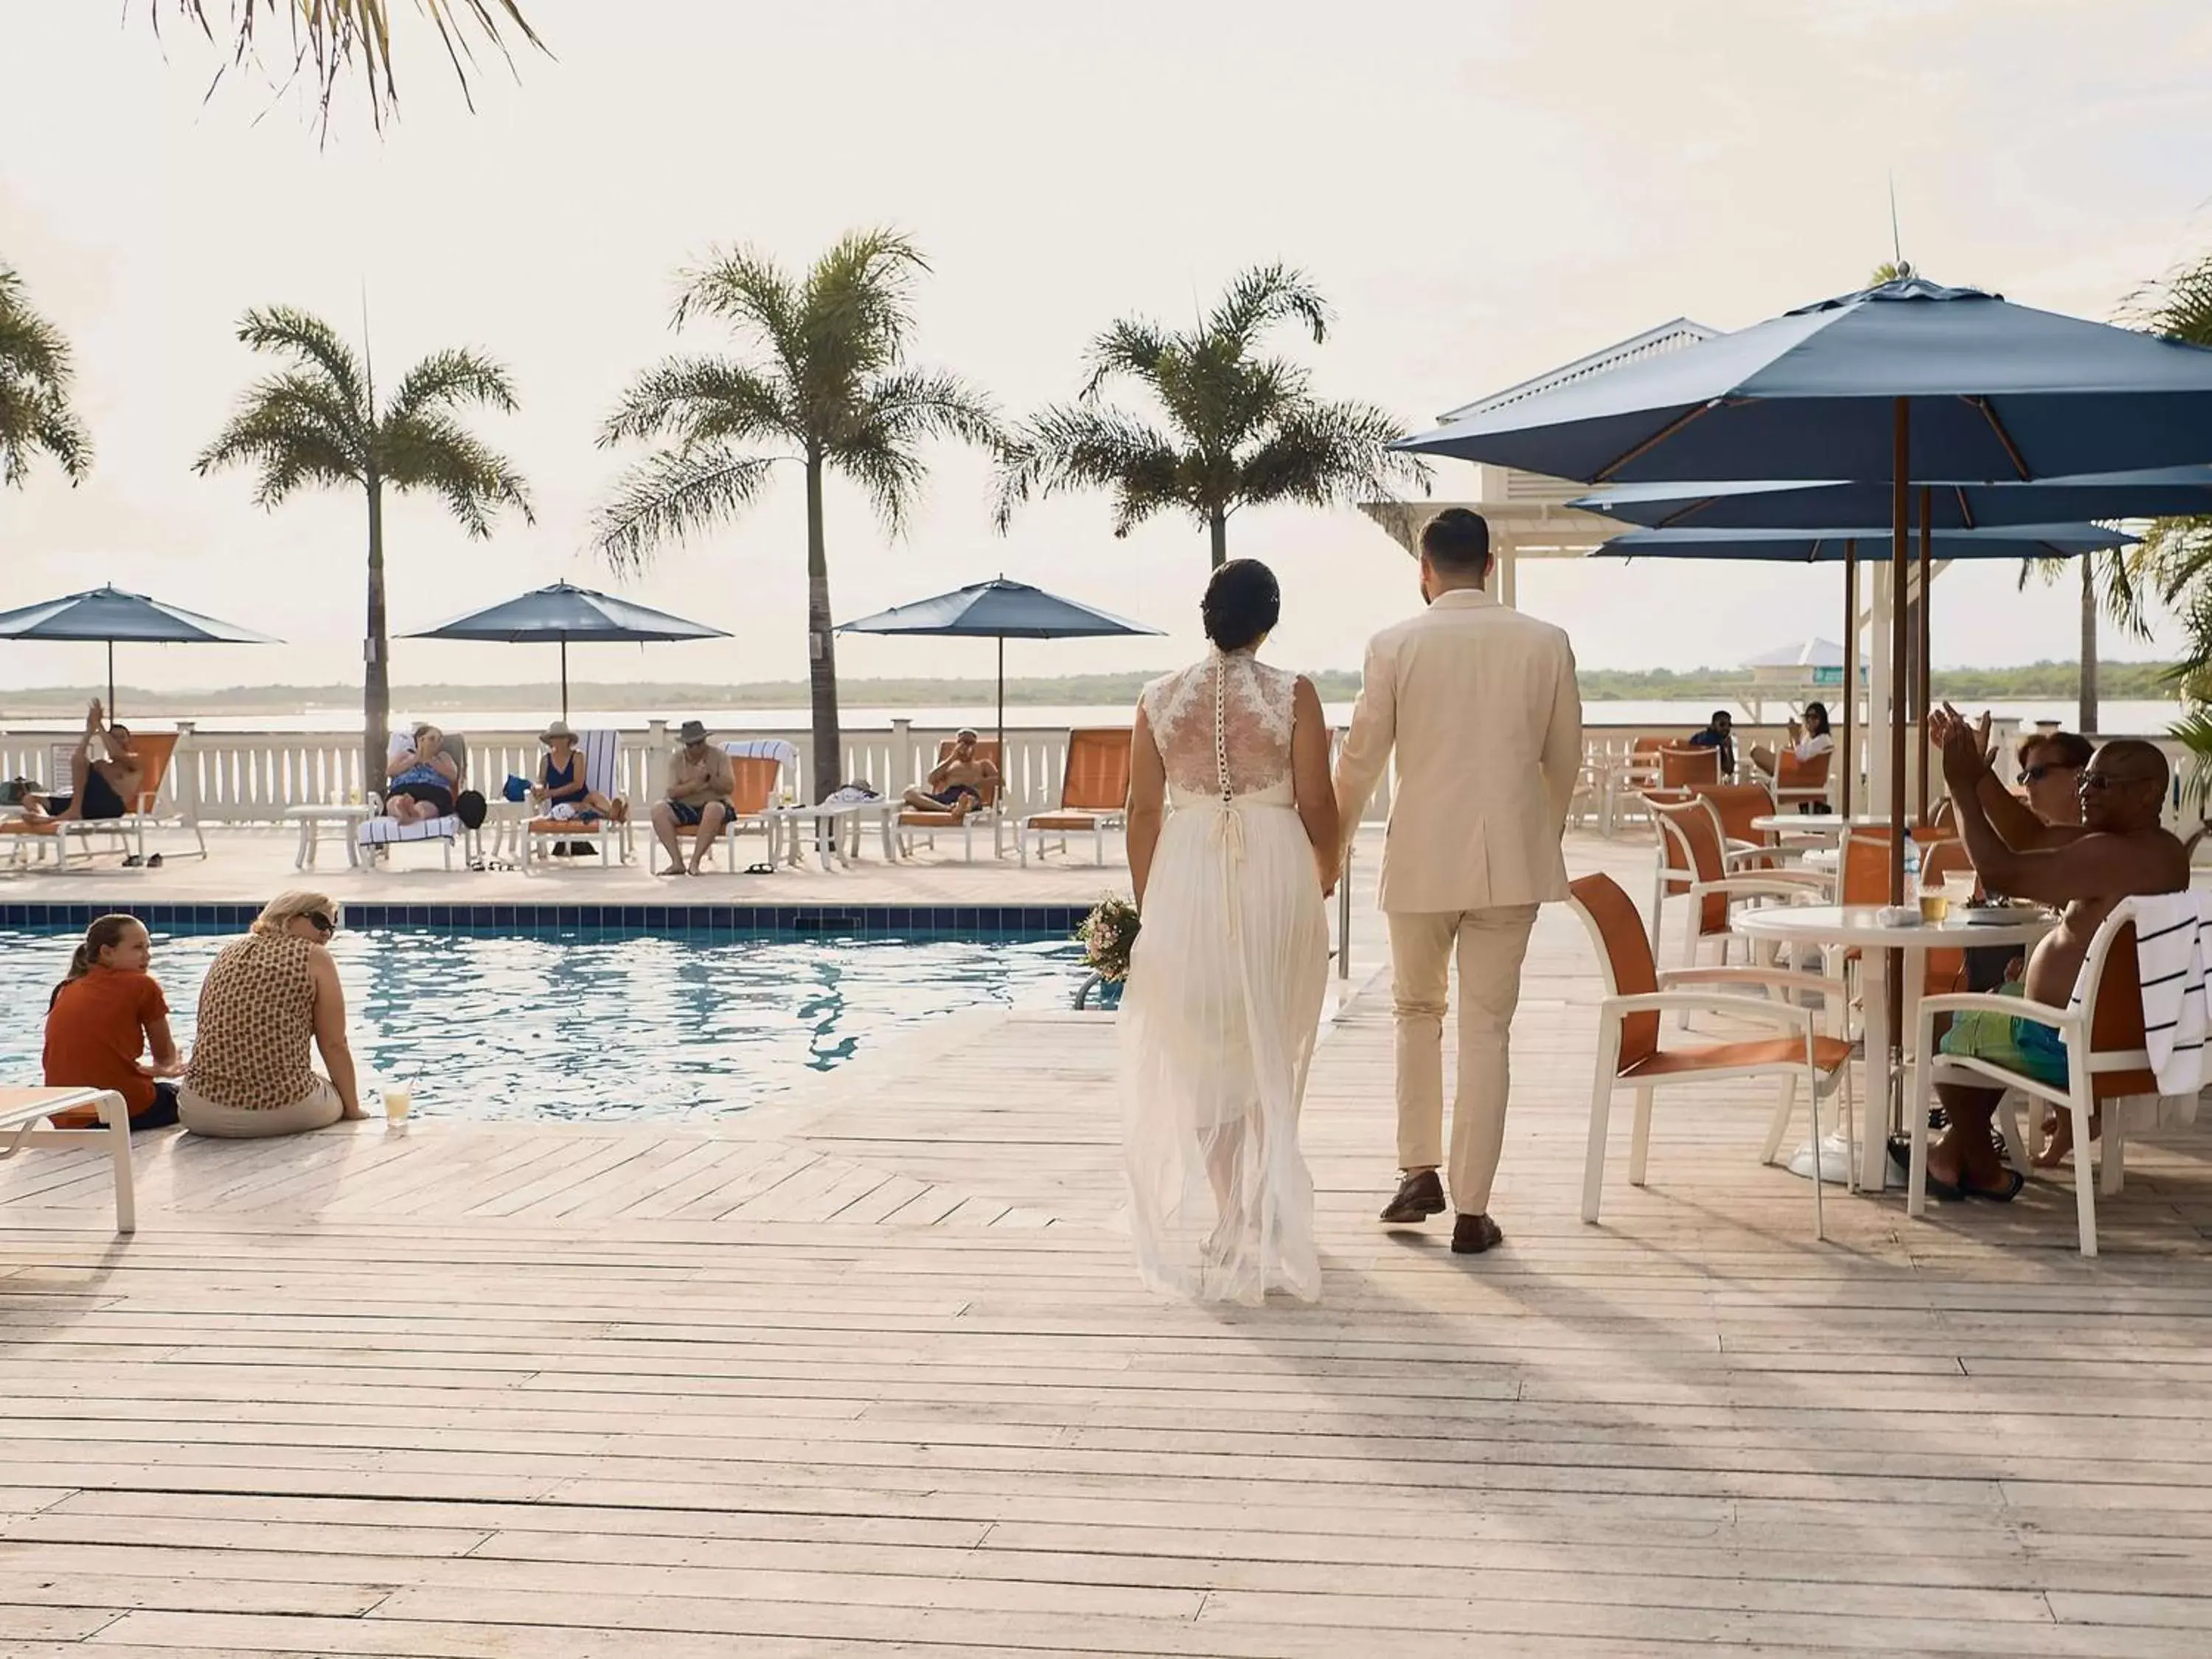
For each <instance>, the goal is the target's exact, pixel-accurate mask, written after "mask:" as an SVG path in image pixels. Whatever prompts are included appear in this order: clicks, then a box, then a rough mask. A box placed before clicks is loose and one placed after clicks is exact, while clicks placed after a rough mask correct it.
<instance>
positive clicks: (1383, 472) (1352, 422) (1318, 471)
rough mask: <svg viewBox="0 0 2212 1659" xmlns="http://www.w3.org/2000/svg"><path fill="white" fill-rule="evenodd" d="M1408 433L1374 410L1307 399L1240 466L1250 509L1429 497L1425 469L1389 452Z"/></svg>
mask: <svg viewBox="0 0 2212 1659" xmlns="http://www.w3.org/2000/svg"><path fill="white" fill-rule="evenodd" d="M1404 435H1405V428H1403V427H1402V426H1401V425H1400V424H1399V423H1398V422H1396V421H1395V420H1393V419H1392V418H1391V417H1390V416H1389V414H1387V413H1386V412H1384V411H1383V410H1380V409H1377V408H1376V407H1375V406H1374V405H1372V404H1356V403H1318V402H1314V401H1311V400H1302V401H1300V402H1298V403H1297V404H1293V405H1291V407H1290V408H1289V409H1287V410H1284V411H1282V413H1281V414H1280V416H1279V419H1278V421H1277V424H1276V427H1275V429H1274V431H1273V433H1272V434H1271V435H1269V436H1268V437H1267V439H1265V440H1264V441H1262V442H1261V443H1260V444H1259V445H1258V446H1257V447H1255V449H1254V450H1253V451H1252V452H1251V453H1249V455H1247V456H1245V457H1244V458H1243V462H1242V464H1241V465H1240V466H1239V467H1238V474H1239V476H1238V479H1237V495H1238V496H1239V497H1240V498H1241V500H1242V501H1243V503H1245V504H1248V505H1249V504H1256V503H1259V502H1263V501H1298V502H1302V503H1304V505H1306V506H1308V507H1334V506H1338V505H1340V504H1342V503H1344V502H1346V501H1358V500H1360V499H1362V498H1363V497H1364V498H1369V499H1371V498H1373V497H1375V496H1377V495H1384V494H1386V493H1388V491H1389V489H1390V488H1391V487H1392V486H1394V485H1397V484H1418V485H1419V487H1420V488H1421V490H1422V492H1423V493H1424V494H1426V493H1427V489H1428V480H1429V472H1428V468H1427V467H1426V465H1424V464H1423V463H1422V462H1421V461H1420V460H1419V458H1417V457H1415V456H1411V455H1402V454H1400V453H1397V452H1396V451H1395V450H1393V449H1391V448H1390V447H1389V446H1390V445H1391V444H1392V443H1393V442H1395V441H1397V440H1398V439H1399V438H1401V437H1402V436H1404Z"/></svg>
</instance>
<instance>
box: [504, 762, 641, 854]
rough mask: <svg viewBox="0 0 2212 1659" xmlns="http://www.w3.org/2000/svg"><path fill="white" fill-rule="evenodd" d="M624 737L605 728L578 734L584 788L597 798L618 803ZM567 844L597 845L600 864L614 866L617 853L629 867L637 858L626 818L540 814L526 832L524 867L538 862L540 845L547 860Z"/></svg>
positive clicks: (525, 828)
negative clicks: (632, 859) (602, 797)
mask: <svg viewBox="0 0 2212 1659" xmlns="http://www.w3.org/2000/svg"><path fill="white" fill-rule="evenodd" d="M621 745H622V734H621V733H620V732H614V731H610V730H606V729H605V728H602V729H600V730H598V731H592V732H578V733H577V734H576V748H577V750H578V752H579V753H580V754H581V755H582V756H583V757H584V787H585V788H586V790H587V791H590V792H591V793H594V794H600V795H605V797H606V798H607V799H609V800H613V799H616V795H617V789H618V786H619V785H620V783H621V781H622V780H621V776H620V763H621V758H622V746H621ZM562 842H597V843H598V844H599V863H600V864H601V866H611V864H612V863H613V861H614V860H613V859H612V858H611V856H610V854H612V853H614V852H617V851H618V852H620V853H621V854H622V860H623V863H625V864H627V863H629V861H630V860H631V858H632V857H633V856H635V842H634V840H633V839H632V836H631V834H630V826H629V819H628V818H627V817H623V818H592V819H578V818H563V817H552V816H550V814H542V813H541V814H540V815H539V816H538V817H534V818H532V819H531V820H530V822H529V823H528V824H526V826H525V827H524V830H523V851H524V855H525V856H524V867H525V868H526V869H527V868H529V867H530V866H532V865H534V864H535V863H536V862H537V861H538V855H539V848H540V847H541V845H542V846H543V848H544V855H545V856H546V857H547V858H549V859H550V857H551V856H552V853H553V849H554V848H556V847H557V846H559V845H561V844H562Z"/></svg>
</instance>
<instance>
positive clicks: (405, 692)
mask: <svg viewBox="0 0 2212 1659" xmlns="http://www.w3.org/2000/svg"><path fill="white" fill-rule="evenodd" d="M1162 671H1163V670H1149V671H1139V672H1133V673H1125V674H1079V675H1069V676H1067V677H1066V678H1039V677H1036V676H1026V677H1024V678H1019V679H1010V680H1008V681H1007V682H1006V707H1007V708H1008V709H1009V710H1012V709H1016V708H1039V707H1066V706H1071V705H1127V704H1130V703H1133V702H1135V701H1136V698H1137V693H1138V692H1139V690H1142V689H1143V687H1144V684H1145V683H1146V681H1147V680H1149V679H1151V678H1153V676H1154V674H1156V673H1158V672H1162ZM1307 672H1308V673H1309V674H1310V676H1311V678H1312V679H1313V681H1314V684H1315V689H1316V690H1318V691H1319V692H1320V693H1321V696H1322V701H1323V702H1350V701H1352V699H1353V698H1354V697H1357V696H1358V695H1359V676H1358V673H1357V672H1355V671H1352V670H1349V669H1340V668H1339V669H1319V670H1308V671H1307ZM1579 678H1580V682H1581V685H1582V693H1583V699H1584V701H1586V702H1707V701H1710V702H1712V703H1713V704H1714V705H1715V706H1716V707H1724V706H1728V705H1730V704H1733V703H1735V702H1739V701H1740V700H1741V699H1744V698H1747V697H1753V696H1757V697H1762V698H1764V699H1765V701H1766V702H1772V703H1779V702H1785V701H1790V700H1793V699H1798V700H1802V698H1803V697H1805V696H1817V695H1819V692H1818V691H1817V690H1808V689H1806V688H1804V687H1802V686H1798V687H1791V686H1788V685H1765V686H1755V685H1754V684H1753V683H1752V681H1751V679H1750V678H1749V677H1748V676H1747V675H1745V674H1742V673H1741V672H1736V671H1725V670H1717V669H1694V670H1688V671H1680V672H1677V671H1669V670H1666V669H1649V670H1638V669H1616V668H1601V669H1586V670H1584V671H1583V673H1582V674H1581V675H1580V677H1579ZM1933 678H1934V690H1935V692H1936V696H1941V697H1951V698H1956V699H1969V700H1974V701H1992V700H1994V701H2003V702H2022V701H2032V700H2039V701H2046V702H2047V701H2053V700H2070V699H2071V698H2072V697H2073V696H2075V691H2076V690H2077V688H2078V685H2079V670H2078V669H2077V668H2076V666H2075V665H2074V664H2072V663H2070V662H2068V663H2049V662H2045V663H2033V664H2028V665H2023V666H2021V667H2015V668H1974V669H1938V670H1937V671H1936V673H1935V675H1934V677H1933ZM2099 682H2100V684H2099V692H2100V696H2103V697H2104V698H2105V699H2106V700H2107V701H2116V702H2172V701H2176V700H2177V699H2176V696H2175V690H2174V687H2173V685H2172V682H2171V681H2170V680H2168V679H2167V678H2166V664H2164V663H2156V662H2107V663H2105V664H2102V665H2100V671H2099ZM997 694H998V688H997V685H996V683H995V682H994V681H991V680H987V679H977V678H957V679H955V678H945V679H845V680H841V681H840V683H839V686H838V697H839V701H840V702H842V703H844V704H847V705H848V706H850V707H853V708H937V707H943V706H945V705H951V704H959V705H966V706H974V707H988V706H990V705H991V703H992V702H994V700H995V698H996V696H997ZM105 695H106V688H105V687H94V686H67V687H55V688H40V689H36V690H0V720H10V719H15V720H22V719H30V720H52V719H54V718H56V717H58V716H59V715H62V714H66V713H69V712H71V711H74V710H78V709H82V708H83V707H84V705H85V703H86V702H88V700H89V699H91V698H93V697H94V696H105ZM560 695H561V689H560V685H559V684H558V683H557V682H556V681H552V680H540V681H534V682H526V683H524V684H503V685H456V684H450V683H435V682H434V683H426V684H418V685H395V686H394V687H393V688H392V707H393V708H395V709H400V710H405V711H408V712H410V713H413V714H430V713H435V712H436V711H438V710H440V709H454V708H467V709H489V710H512V711H513V712H514V713H516V714H527V715H529V716H531V717H532V718H533V719H534V718H537V717H538V716H539V715H541V714H544V711H545V710H546V709H547V708H558V707H559V705H560ZM569 701H570V702H571V704H572V706H576V707H591V708H725V709H736V708H760V709H785V708H805V707H806V706H807V688H806V684H805V681H803V680H758V681H752V682H747V683H741V684H734V685H715V684H711V683H708V682H704V681H697V680H626V681H605V680H592V681H577V682H574V683H573V684H571V685H570V687H569ZM116 702H117V704H118V706H119V707H120V708H121V709H122V710H123V712H124V714H125V716H126V718H127V717H128V715H129V714H131V713H134V712H135V713H137V714H142V715H149V716H154V715H160V716H172V717H173V716H183V717H186V718H191V717H193V716H208V715H228V716H244V715H250V714H295V713H297V712H299V711H301V710H302V709H309V708H331V709H349V708H359V707H360V705H361V688H360V687H359V686H358V685H345V684H331V685H252V686H222V687H206V688H195V689H190V690H173V691H155V690H147V689H144V688H143V687H139V686H133V685H122V686H118V688H117V690H116Z"/></svg>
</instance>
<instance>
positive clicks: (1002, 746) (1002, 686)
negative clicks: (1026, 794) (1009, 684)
mask: <svg viewBox="0 0 2212 1659" xmlns="http://www.w3.org/2000/svg"><path fill="white" fill-rule="evenodd" d="M999 799H1000V805H1001V807H1002V808H1003V806H1004V804H1005V801H1006V635H1004V634H1001V635H999Z"/></svg>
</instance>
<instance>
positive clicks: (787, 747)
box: [722, 738, 799, 766]
mask: <svg viewBox="0 0 2212 1659" xmlns="http://www.w3.org/2000/svg"><path fill="white" fill-rule="evenodd" d="M722 752H723V753H724V754H726V755H727V756H728V757H730V758H731V759H732V760H772V761H775V762H778V763H781V764H782V765H785V766H796V765H798V764H799V745H798V744H795V743H792V742H790V741H788V740H787V739H786V738H732V739H731V740H730V741H729V742H727V743H726V744H723V745H722Z"/></svg>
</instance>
